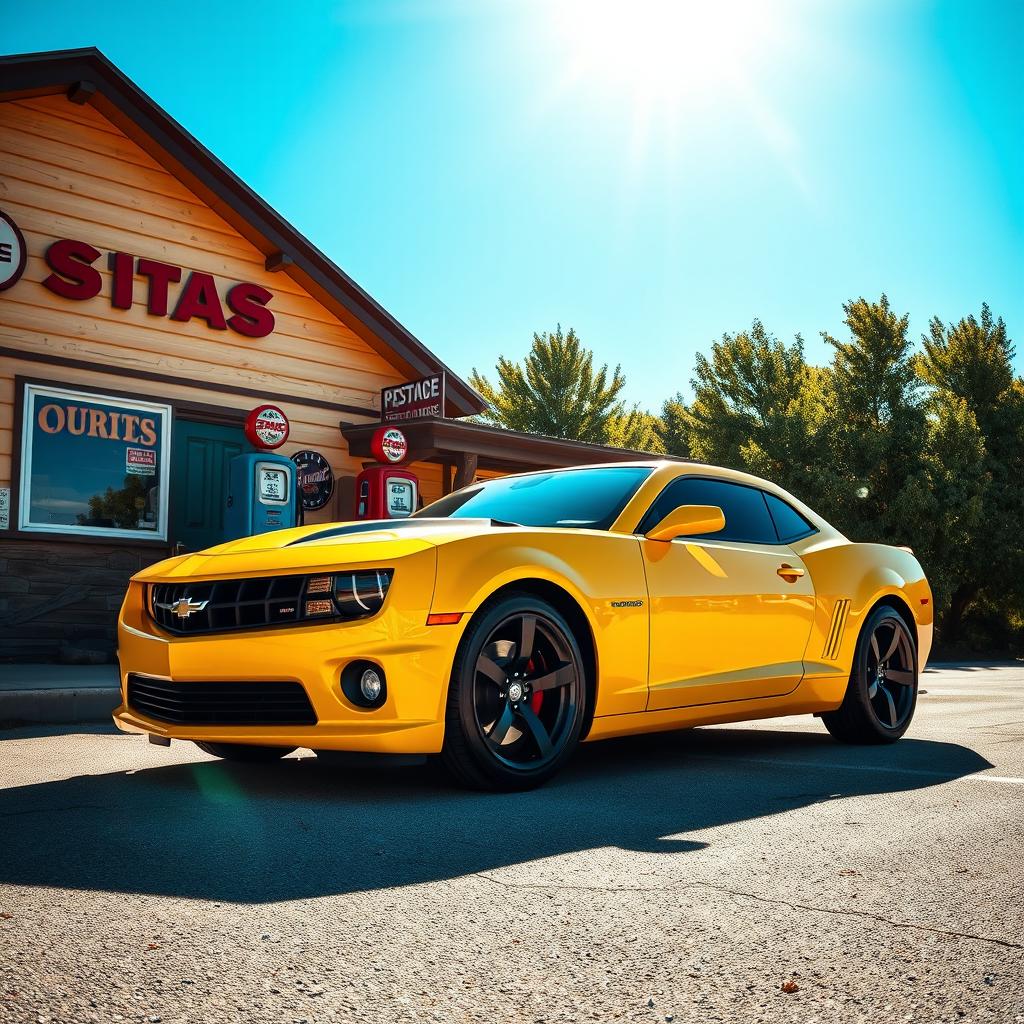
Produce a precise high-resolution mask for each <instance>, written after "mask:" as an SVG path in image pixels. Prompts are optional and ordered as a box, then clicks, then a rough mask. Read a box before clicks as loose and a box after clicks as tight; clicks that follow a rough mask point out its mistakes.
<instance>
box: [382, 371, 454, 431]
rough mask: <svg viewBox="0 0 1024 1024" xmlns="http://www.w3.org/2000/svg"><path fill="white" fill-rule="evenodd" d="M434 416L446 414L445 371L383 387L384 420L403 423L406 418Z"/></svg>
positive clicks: (385, 421)
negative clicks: (405, 382) (406, 382)
mask: <svg viewBox="0 0 1024 1024" xmlns="http://www.w3.org/2000/svg"><path fill="white" fill-rule="evenodd" d="M431 416H436V417H439V418H440V417H443V416H444V374H443V373H432V374H431V375H430V376H429V377H423V378H421V379H420V380H414V381H410V382H409V383H408V384H393V385H392V386H391V387H388V388H381V392H380V421H381V423H401V422H403V421H404V420H420V419H426V418H428V417H431Z"/></svg>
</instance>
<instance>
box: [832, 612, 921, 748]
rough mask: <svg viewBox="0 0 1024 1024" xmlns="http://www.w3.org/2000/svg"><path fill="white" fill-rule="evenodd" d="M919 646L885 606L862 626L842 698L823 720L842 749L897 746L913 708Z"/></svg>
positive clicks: (904, 624) (903, 623) (895, 614)
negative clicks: (862, 745) (847, 746)
mask: <svg viewBox="0 0 1024 1024" xmlns="http://www.w3.org/2000/svg"><path fill="white" fill-rule="evenodd" d="M917 673H918V668H917V643H916V641H915V638H914V636H913V634H912V632H911V630H910V629H909V628H908V627H907V624H906V622H904V621H903V618H902V616H901V615H900V614H899V613H898V612H897V611H896V610H895V609H893V608H890V607H889V606H888V605H881V606H879V607H878V608H875V609H874V610H873V611H872V612H871V613H870V615H868V617H867V620H866V621H865V623H864V628H863V629H862V630H861V633H860V636H859V637H858V638H857V648H856V650H855V651H854V655H853V668H852V670H851V672H850V682H849V684H848V686H847V688H846V696H845V697H844V698H843V703H842V704H841V705H840V707H839V708H838V710H836V711H829V712H826V713H825V714H823V715H822V716H821V720H822V722H824V724H825V728H826V729H828V731H829V732H830V733H831V734H832V736H834V737H835V738H836V739H837V740H839V741H840V742H843V743H895V742H896V740H898V739H899V738H900V737H901V736H902V735H903V734H904V733H905V732H906V731H907V729H908V728H909V726H910V723H911V720H912V719H913V717H914V711H915V709H916V707H917Z"/></svg>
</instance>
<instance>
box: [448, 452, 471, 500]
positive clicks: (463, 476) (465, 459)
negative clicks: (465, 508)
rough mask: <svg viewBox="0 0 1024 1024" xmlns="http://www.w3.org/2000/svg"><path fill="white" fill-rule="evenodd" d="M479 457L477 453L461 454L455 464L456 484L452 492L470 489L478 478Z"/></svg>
mask: <svg viewBox="0 0 1024 1024" xmlns="http://www.w3.org/2000/svg"><path fill="white" fill-rule="evenodd" d="M476 465H477V456H476V453H475V452H459V456H458V459H457V461H456V463H455V484H454V485H453V487H452V490H455V491H457V490H460V489H461V488H463V487H468V486H469V485H470V484H471V483H472V482H473V477H475V476H476Z"/></svg>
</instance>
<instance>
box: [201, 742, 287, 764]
mask: <svg viewBox="0 0 1024 1024" xmlns="http://www.w3.org/2000/svg"><path fill="white" fill-rule="evenodd" d="M194 742H195V745H196V746H197V747H198V748H199V749H200V750H202V751H204V752H205V753H207V754H213V756H214V757H220V758H223V759H224V760H225V761H245V762H248V763H250V764H253V763H259V762H266V761H278V760H280V759H281V758H282V757H286V756H287V755H288V754H290V753H291V752H292V751H293V750H296V749H297V748H296V747H261V746H259V745H258V744H256V743H207V742H206V741H204V740H195V741H194Z"/></svg>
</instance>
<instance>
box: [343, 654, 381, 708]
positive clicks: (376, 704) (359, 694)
mask: <svg viewBox="0 0 1024 1024" xmlns="http://www.w3.org/2000/svg"><path fill="white" fill-rule="evenodd" d="M341 692H342V693H343V694H344V696H345V699H346V700H347V701H348V702H349V703H350V704H352V705H354V706H355V707H357V708H359V709H360V710H361V711H376V710H377V708H382V707H384V705H385V704H386V703H387V699H388V678H387V676H386V675H385V673H384V669H382V668H381V667H380V665H377V664H375V663H374V662H372V661H364V660H362V659H360V660H359V661H350V662H349V663H348V664H347V665H346V666H345V667H344V668H343V669H342V670H341Z"/></svg>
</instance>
